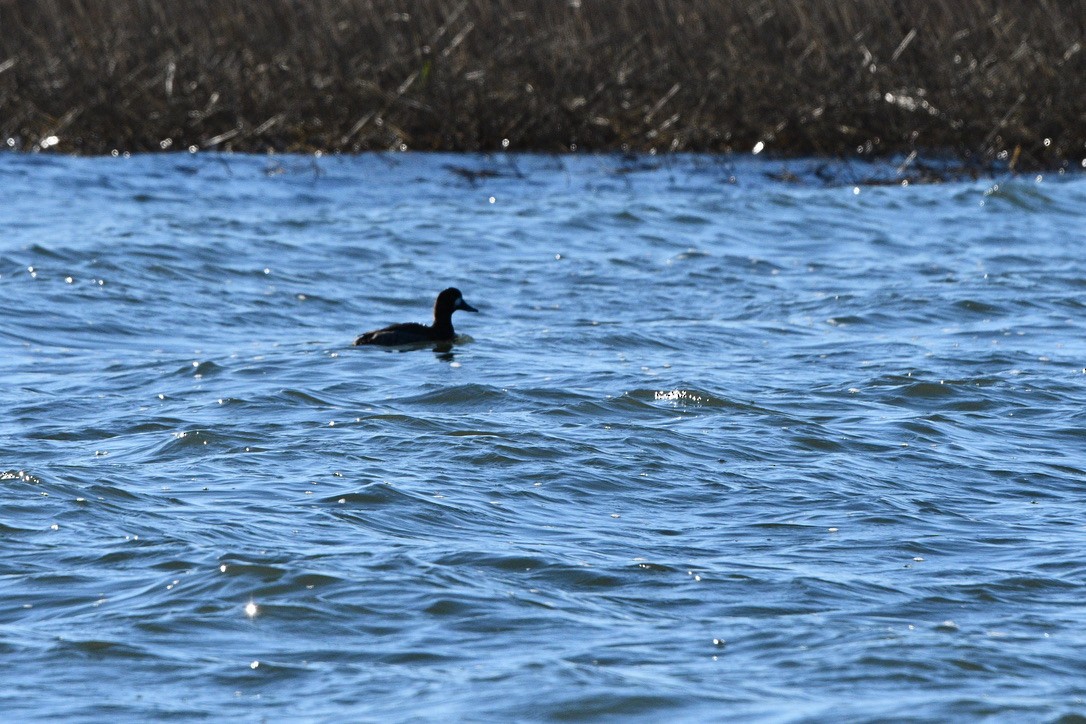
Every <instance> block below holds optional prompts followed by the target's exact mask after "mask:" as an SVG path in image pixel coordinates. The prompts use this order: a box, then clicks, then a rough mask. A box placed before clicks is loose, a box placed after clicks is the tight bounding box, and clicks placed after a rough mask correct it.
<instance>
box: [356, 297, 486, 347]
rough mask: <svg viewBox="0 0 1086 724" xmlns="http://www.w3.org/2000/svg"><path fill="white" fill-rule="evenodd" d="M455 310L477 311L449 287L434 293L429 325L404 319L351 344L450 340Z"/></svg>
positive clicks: (387, 344)
mask: <svg viewBox="0 0 1086 724" xmlns="http://www.w3.org/2000/svg"><path fill="white" fill-rule="evenodd" d="M457 309H462V310H464V311H465V312H478V311H479V310H478V309H476V308H475V307H473V306H471V305H470V304H468V303H467V302H465V301H464V295H463V294H461V293H460V290H459V289H457V288H456V287H449V288H448V289H446V290H445V291H443V292H441V294H438V295H437V301H435V302H434V323H433V324H430V325H426V324H418V323H417V322H406V323H404V324H393V325H390V326H388V327H383V328H381V329H375V330H373V331H371V332H366V333H365V334H363V335H362V336H360V337H359V338H358V339H356V340H355V341H354V343H355V345H363V344H377V345H381V346H383V347H399V346H401V345H407V344H425V343H428V342H451V341H452V340H453V339H454V338H455V337H456V332H454V331H453V326H452V315H453V312H455V311H456V310H457Z"/></svg>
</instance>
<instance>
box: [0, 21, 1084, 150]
mask: <svg viewBox="0 0 1086 724" xmlns="http://www.w3.org/2000/svg"><path fill="white" fill-rule="evenodd" d="M1084 42H1086V0H1031V2H1028V3H1027V2H1020V1H1019V0H806V1H801V0H753V1H752V0H734V1H729V0H520V1H517V0H419V1H418V2H402V1H400V2H397V1H396V0H112V1H110V2H107V1H106V0H0V141H4V140H6V141H7V144H8V145H9V146H11V147H14V148H19V149H24V150H30V149H44V148H50V149H53V150H58V151H62V152H72V153H108V152H110V151H111V150H114V149H120V150H124V151H147V150H158V149H163V148H169V149H173V150H177V149H182V148H190V147H191V148H215V149H232V150H245V151H264V150H277V151H298V152H308V151H314V150H324V151H360V150H366V149H389V148H392V149H396V148H412V149H445V150H493V149H500V148H504V147H508V148H510V149H513V150H541V151H559V150H569V149H572V148H578V149H594V150H619V149H623V150H630V151H645V150H650V149H656V150H659V151H680V150H682V151H731V150H736V151H744V152H745V151H750V150H751V149H753V148H754V147H755V146H756V145H759V144H760V146H759V147H764V148H765V149H766V150H767V151H768V152H775V153H781V154H813V155H830V156H839V155H857V154H859V155H888V154H896V153H903V154H907V153H910V152H912V151H917V150H919V151H921V152H924V151H928V150H936V151H939V152H945V153H950V154H953V155H955V156H956V157H958V158H960V159H965V160H971V161H975V162H977V163H980V164H986V163H993V162H994V163H998V162H999V161H1000V159H1003V160H1006V161H1007V162H1008V163H1020V164H1022V165H1023V166H1025V165H1030V166H1048V167H1051V166H1057V165H1060V164H1069V163H1073V164H1075V165H1078V164H1079V162H1080V160H1081V159H1082V158H1083V156H1086V92H1084V90H1086V88H1084V81H1086V53H1084V52H1083V50H1084V48H1083V43H1084Z"/></svg>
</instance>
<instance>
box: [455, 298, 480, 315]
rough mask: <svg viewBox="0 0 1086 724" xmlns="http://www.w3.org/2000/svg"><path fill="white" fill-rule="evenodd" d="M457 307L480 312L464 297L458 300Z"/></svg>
mask: <svg viewBox="0 0 1086 724" xmlns="http://www.w3.org/2000/svg"><path fill="white" fill-rule="evenodd" d="M456 308H457V309H463V310H464V311H465V312H478V311H479V310H478V309H476V308H475V307H473V306H471V305H470V304H468V303H467V302H465V301H464V299H463V297H461V298H460V299H457V300H456Z"/></svg>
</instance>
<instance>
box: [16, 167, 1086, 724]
mask: <svg viewBox="0 0 1086 724" xmlns="http://www.w3.org/2000/svg"><path fill="white" fill-rule="evenodd" d="M812 168H813V167H812ZM779 170H780V168H779V166H778V165H774V164H772V163H770V162H753V161H752V162H728V161H723V160H720V159H711V158H705V157H686V158H671V159H667V160H656V159H642V160H640V161H629V160H625V161H624V160H622V159H619V158H592V157H575V158H548V157H518V158H516V159H515V160H512V161H511V160H508V159H503V158H484V157H473V156H424V155H399V156H367V157H361V158H323V159H316V160H312V159H303V158H282V157H280V158H264V157H243V156H205V155H197V156H190V155H172V156H171V155H162V156H150V157H137V158H131V159H124V158H119V159H111V158H107V159H70V158H62V157H45V156H33V157H32V156H20V155H0V180H2V184H3V185H2V189H3V202H2V204H0V290H3V299H4V302H3V304H4V308H3V314H2V315H0V340H2V342H3V345H4V350H5V353H4V355H3V358H2V360H0V375H2V377H3V379H4V380H5V382H4V384H3V386H2V387H0V395H2V397H0V401H2V409H3V415H2V418H0V419H2V422H0V443H2V458H0V495H2V496H3V497H2V506H0V511H2V513H0V601H2V605H0V677H2V679H3V682H4V685H3V687H0V711H3V712H4V713H5V716H4V719H5V720H11V721H19V720H37V719H41V720H45V719H60V720H67V721H80V720H97V721H107V720H108V721H150V720H162V719H176V720H187V719H201V718H206V719H211V720H217V719H237V720H243V721H254V720H269V721H283V720H291V721H348V720H382V721H383V720H403V719H418V720H435V721H436V720H454V719H467V720H474V721H484V720H546V719H580V718H597V717H598V718H608V719H613V720H616V721H617V720H622V721H626V720H644V721H661V720H669V721H702V720H724V719H737V718H739V719H753V720H762V719H765V720H772V721H782V720H783V721H788V720H807V719H810V720H822V719H828V718H831V717H832V718H846V719H850V720H865V719H901V718H906V717H911V718H915V719H920V720H930V721H947V720H952V719H958V720H961V719H975V718H981V717H993V718H996V719H999V720H1007V721H1011V720H1014V721H1021V720H1029V721H1053V720H1058V719H1059V718H1060V717H1063V716H1067V715H1073V714H1078V715H1086V677H1084V676H1083V672H1086V603H1084V601H1086V408H1084V405H1083V402H1084V400H1086V321H1084V311H1086V253H1084V246H1083V229H1084V228H1086V212H1084V211H1083V210H1084V209H1086V179H1084V178H1083V177H1081V176H1079V177H1073V178H1072V177H1063V178H1060V177H1055V176H1053V177H1045V178H1043V179H1038V178H1036V177H1028V178H1003V179H987V180H983V181H963V182H959V183H950V184H942V185H932V186H916V185H913V186H909V187H905V188H903V187H901V186H900V185H897V186H885V187H879V186H863V187H854V186H853V185H851V184H849V183H841V184H831V185H825V184H823V183H821V182H820V181H818V180H817V177H816V176H815V175H814V173H813V171H812V169H805V168H804V167H803V164H799V163H792V164H790V165H789V171H790V172H792V173H795V174H796V175H797V176H798V178H799V180H800V181H801V183H783V182H779V181H774V180H772V179H771V178H769V177H768V176H767V172H777V171H779ZM848 173H849V172H848V171H847V170H846V171H844V172H842V173H841V176H840V178H842V179H844V180H847V178H848ZM865 173H866V172H865ZM888 173H889V175H892V173H890V172H888ZM449 285H456V286H458V287H460V288H461V289H462V290H463V291H464V294H465V297H466V299H467V300H468V301H469V302H470V303H471V304H473V305H475V306H476V307H478V308H479V309H480V310H481V312H482V314H479V315H470V314H464V313H460V314H458V315H457V316H456V317H455V319H454V321H455V322H456V324H457V328H458V331H459V332H460V333H461V335H462V337H461V339H460V340H459V343H458V344H457V345H456V346H455V347H454V348H453V349H451V350H448V351H433V350H428V349H424V350H415V351H411V352H405V353H399V352H388V351H383V350H376V349H369V348H353V347H351V346H350V345H351V342H352V340H353V339H354V336H355V335H356V334H357V333H359V332H361V331H364V330H366V329H370V328H373V327H376V326H381V325H383V324H386V323H389V322H395V321H406V320H424V319H425V318H426V317H427V315H428V310H429V307H430V306H431V304H432V302H433V297H434V295H435V293H436V292H437V291H438V290H439V289H441V288H443V287H445V286H449ZM250 604H251V605H250Z"/></svg>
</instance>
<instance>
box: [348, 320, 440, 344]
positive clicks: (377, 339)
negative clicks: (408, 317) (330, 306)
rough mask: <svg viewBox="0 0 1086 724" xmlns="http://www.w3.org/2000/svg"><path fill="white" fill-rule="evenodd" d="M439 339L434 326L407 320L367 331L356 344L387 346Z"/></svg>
mask: <svg viewBox="0 0 1086 724" xmlns="http://www.w3.org/2000/svg"><path fill="white" fill-rule="evenodd" d="M437 339H440V337H439V336H437V335H436V334H435V333H434V329H433V328H432V327H428V326H427V325H425V324H419V323H418V322H407V323H405V324H393V325H391V326H389V327H385V328H383V329H375V330H373V331H372V332H366V333H365V334H363V335H362V336H361V337H359V338H358V339H356V340H355V341H354V343H355V344H356V345H360V344H380V345H384V346H387V347H395V346H397V345H401V344H417V343H419V342H433V341H435V340H437Z"/></svg>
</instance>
